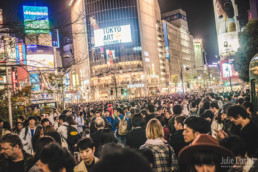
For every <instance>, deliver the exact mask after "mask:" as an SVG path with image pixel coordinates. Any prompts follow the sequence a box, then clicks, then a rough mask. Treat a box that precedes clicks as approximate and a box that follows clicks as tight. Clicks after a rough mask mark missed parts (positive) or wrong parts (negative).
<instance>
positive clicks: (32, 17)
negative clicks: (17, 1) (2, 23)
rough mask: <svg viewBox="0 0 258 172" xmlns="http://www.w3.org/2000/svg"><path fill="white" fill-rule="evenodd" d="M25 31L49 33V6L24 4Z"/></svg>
mask: <svg viewBox="0 0 258 172" xmlns="http://www.w3.org/2000/svg"><path fill="white" fill-rule="evenodd" d="M23 15H24V26H25V33H49V20H48V7H41V6H23Z"/></svg>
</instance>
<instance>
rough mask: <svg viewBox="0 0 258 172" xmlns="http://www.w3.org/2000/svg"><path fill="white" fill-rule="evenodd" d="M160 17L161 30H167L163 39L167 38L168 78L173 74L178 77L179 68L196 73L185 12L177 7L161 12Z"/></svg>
mask: <svg viewBox="0 0 258 172" xmlns="http://www.w3.org/2000/svg"><path fill="white" fill-rule="evenodd" d="M162 19H163V20H162V23H163V30H164V31H165V30H166V32H167V34H164V39H168V45H167V46H168V47H169V48H168V51H169V52H166V53H169V66H168V68H169V69H168V70H167V71H169V75H170V78H171V77H172V76H174V75H177V76H178V78H180V74H181V70H182V73H183V74H184V73H188V74H196V60H195V54H194V46H193V36H192V35H191V34H190V32H189V31H188V24H187V18H186V13H185V12H184V11H183V10H181V9H178V10H175V11H171V12H168V13H164V14H162ZM166 36H167V38H166ZM170 82H171V81H170Z"/></svg>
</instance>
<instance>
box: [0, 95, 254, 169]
mask: <svg viewBox="0 0 258 172" xmlns="http://www.w3.org/2000/svg"><path fill="white" fill-rule="evenodd" d="M257 119H258V115H257V112H256V111H255V109H254V105H253V104H252V103H251V102H250V99H249V95H248V94H245V93H242V92H234V93H203V94H200V93H197V94H195V93H193V94H186V95H184V96H182V95H179V94H168V95H162V96H153V97H141V98H135V99H133V100H130V101H129V100H116V101H108V102H104V101H99V102H91V103H87V104H70V105H68V109H67V110H64V111H63V112H62V113H61V112H59V111H58V109H53V112H51V113H47V114H41V115H40V116H30V117H27V116H26V115H24V116H19V117H17V119H16V124H15V127H14V128H10V125H9V123H8V122H4V121H0V129H1V132H0V133H1V138H0V145H1V157H0V165H1V164H3V166H2V167H0V171H1V169H5V170H6V169H7V170H10V169H11V170H14V169H15V168H24V171H29V170H33V169H36V170H39V171H43V172H45V171H51V172H56V171H62V170H65V171H68V172H69V171H80V169H81V168H82V167H83V168H84V167H85V169H88V171H94V172H101V171H115V172H116V171H125V172H126V171H128V172H129V171H136V172H137V171H139V172H140V171H146V172H147V171H150V172H151V171H202V170H204V169H208V170H209V171H227V170H230V169H238V170H239V169H240V170H243V169H244V168H247V167H246V166H247V163H242V164H241V165H238V166H236V163H235V162H236V161H234V162H233V164H227V166H223V165H221V162H222V160H223V158H225V159H226V158H230V159H234V160H236V158H240V159H241V158H257V157H258V139H257V138H258V135H257V134H258V122H257V121H258V120H257ZM21 160H22V161H23V162H24V164H22V165H21V164H18V163H17V162H20V161H21ZM6 162H8V163H6ZM255 163H256V162H255V161H253V166H252V167H254V164H255ZM10 164H15V166H13V167H10ZM252 167H250V168H252ZM250 168H249V169H250Z"/></svg>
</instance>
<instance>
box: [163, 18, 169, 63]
mask: <svg viewBox="0 0 258 172" xmlns="http://www.w3.org/2000/svg"><path fill="white" fill-rule="evenodd" d="M163 31H164V39H165V49H166V59H168V60H169V59H170V52H169V40H168V30H167V23H166V22H164V23H163Z"/></svg>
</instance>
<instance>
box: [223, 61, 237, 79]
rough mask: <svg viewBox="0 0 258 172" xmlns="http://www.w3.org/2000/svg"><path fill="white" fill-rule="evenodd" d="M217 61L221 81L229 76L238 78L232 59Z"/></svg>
mask: <svg viewBox="0 0 258 172" xmlns="http://www.w3.org/2000/svg"><path fill="white" fill-rule="evenodd" d="M219 63H220V70H221V80H222V81H226V80H228V79H229V78H235V79H238V77H239V73H238V72H237V71H236V70H235V67H234V61H233V60H222V61H220V62H219Z"/></svg>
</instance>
